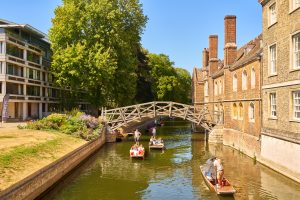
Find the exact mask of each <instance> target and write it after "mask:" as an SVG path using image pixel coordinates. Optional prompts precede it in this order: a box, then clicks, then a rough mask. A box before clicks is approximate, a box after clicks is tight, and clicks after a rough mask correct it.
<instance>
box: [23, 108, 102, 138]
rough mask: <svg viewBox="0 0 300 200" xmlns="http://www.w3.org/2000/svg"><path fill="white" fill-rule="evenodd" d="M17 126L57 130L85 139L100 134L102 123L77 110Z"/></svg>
mask: <svg viewBox="0 0 300 200" xmlns="http://www.w3.org/2000/svg"><path fill="white" fill-rule="evenodd" d="M19 128H28V129H35V130H58V131H60V132H62V133H65V134H70V135H74V136H76V137H81V138H83V139H85V140H92V139H95V138H97V137H98V136H99V135H100V134H101V128H102V125H101V124H100V123H99V120H98V119H97V118H95V117H93V116H90V115H86V114H85V113H82V112H79V111H72V112H70V113H69V114H51V115H49V116H48V117H45V118H43V119H41V120H37V121H32V122H28V123H27V125H26V126H20V127H19Z"/></svg>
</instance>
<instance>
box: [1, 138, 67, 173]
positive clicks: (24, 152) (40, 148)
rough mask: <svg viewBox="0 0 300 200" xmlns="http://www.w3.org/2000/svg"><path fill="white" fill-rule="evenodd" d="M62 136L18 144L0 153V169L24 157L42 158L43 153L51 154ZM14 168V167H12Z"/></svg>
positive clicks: (14, 163)
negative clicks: (35, 142)
mask: <svg viewBox="0 0 300 200" xmlns="http://www.w3.org/2000/svg"><path fill="white" fill-rule="evenodd" d="M62 139H63V138H56V139H54V140H50V141H46V142H44V143H41V144H36V145H33V146H26V145H22V146H18V147H15V148H14V149H12V150H11V151H9V152H7V153H0V171H1V168H2V167H3V168H10V167H13V165H16V164H17V163H18V162H19V161H22V160H24V159H25V158H29V157H35V158H42V155H43V154H45V153H46V154H53V152H54V150H55V149H56V148H57V147H58V146H59V145H60V144H61V140H62ZM13 168H14V167H13Z"/></svg>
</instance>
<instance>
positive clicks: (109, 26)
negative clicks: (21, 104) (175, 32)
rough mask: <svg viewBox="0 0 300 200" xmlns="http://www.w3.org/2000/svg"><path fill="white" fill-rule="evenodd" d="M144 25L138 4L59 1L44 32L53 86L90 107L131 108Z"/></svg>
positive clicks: (135, 0)
mask: <svg viewBox="0 0 300 200" xmlns="http://www.w3.org/2000/svg"><path fill="white" fill-rule="evenodd" d="M146 21H147V17H146V16H145V15H144V14H143V11H142V7H141V4H140V3H139V0H127V1H120V0H63V5H61V6H59V7H57V8H56V9H55V17H54V18H53V19H52V23H53V26H52V28H51V29H50V32H49V38H50V41H51V44H52V46H51V48H52V51H53V57H52V59H53V61H52V65H51V71H52V72H53V74H54V76H55V77H56V83H57V84H58V85H59V86H62V87H67V88H70V89H71V91H76V90H79V89H80V90H84V91H85V92H86V95H87V97H88V99H89V100H90V101H91V102H92V103H93V104H94V105H96V106H99V105H102V106H103V105H108V104H114V105H118V106H121V105H126V104H128V103H131V102H132V100H133V99H134V97H135V93H136V79H137V76H136V67H137V64H138V61H137V58H136V55H137V50H138V49H139V48H140V39H141V37H140V36H141V34H142V31H143V28H144V27H145V24H146Z"/></svg>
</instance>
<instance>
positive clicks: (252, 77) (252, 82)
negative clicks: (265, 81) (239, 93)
mask: <svg viewBox="0 0 300 200" xmlns="http://www.w3.org/2000/svg"><path fill="white" fill-rule="evenodd" d="M255 79H256V77H255V69H254V68H252V70H251V88H255Z"/></svg>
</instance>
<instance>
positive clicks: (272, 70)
mask: <svg viewBox="0 0 300 200" xmlns="http://www.w3.org/2000/svg"><path fill="white" fill-rule="evenodd" d="M272 48H275V51H274V52H275V59H274V60H271V59H272V55H271V54H272V53H271V49H272ZM277 56H278V54H277V43H276V42H275V43H273V44H270V45H269V46H268V72H269V76H276V75H277V71H278V70H277ZM272 63H274V64H275V67H274V68H275V69H273V66H271V65H272Z"/></svg>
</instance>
